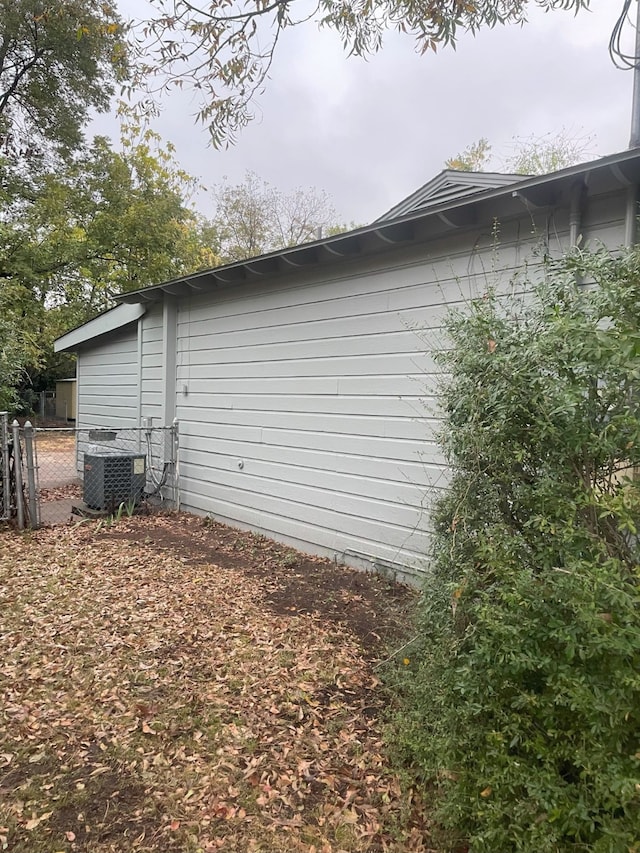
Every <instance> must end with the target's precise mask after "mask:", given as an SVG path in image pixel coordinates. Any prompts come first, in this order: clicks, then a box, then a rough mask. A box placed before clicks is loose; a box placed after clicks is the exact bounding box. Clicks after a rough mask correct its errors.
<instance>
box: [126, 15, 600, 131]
mask: <svg viewBox="0 0 640 853" xmlns="http://www.w3.org/2000/svg"><path fill="white" fill-rule="evenodd" d="M151 5H152V7H153V9H154V10H155V12H156V14H155V15H152V16H150V18H149V20H147V21H145V22H144V24H143V25H142V26H141V29H140V42H139V48H140V51H141V53H142V56H141V60H140V68H139V79H141V80H144V82H145V84H146V83H147V82H148V81H149V80H150V79H151V78H153V79H155V81H156V82H155V87H156V91H157V92H159V91H163V90H166V89H169V88H172V87H179V88H181V89H182V88H190V89H193V90H194V92H195V96H196V98H197V99H198V101H199V112H198V118H199V120H200V121H201V122H202V123H203V124H204V125H205V126H206V127H208V129H209V132H210V134H211V139H212V142H213V144H214V145H216V146H219V145H223V144H225V143H229V142H230V141H233V139H234V138H235V136H236V134H237V133H238V131H239V130H240V129H241V128H242V127H244V126H245V125H246V124H247V123H248V122H249V121H250V119H251V117H252V114H251V102H252V99H253V97H254V96H255V95H256V93H258V92H260V91H261V90H262V89H263V88H264V85H265V82H266V78H267V75H268V73H269V69H270V67H271V63H272V61H273V57H274V53H275V51H276V49H277V45H278V41H279V39H280V37H281V35H282V33H283V32H284V30H286V29H290V28H291V27H297V26H302V25H304V24H311V23H315V24H316V25H317V26H319V27H327V28H330V29H333V30H335V31H336V32H337V34H338V36H339V37H340V39H341V41H342V43H343V45H344V48H345V50H346V51H347V53H349V54H355V55H357V56H367V55H370V54H373V53H375V52H376V51H378V50H379V49H380V48H381V46H382V43H383V38H384V35H385V33H386V32H387V31H389V30H395V31H398V32H401V33H404V34H406V35H409V36H411V37H412V38H413V39H414V41H415V45H416V49H417V50H418V51H419V52H421V53H425V52H427V51H429V50H433V51H435V50H436V49H437V48H438V47H439V46H441V45H453V46H455V44H456V40H457V39H458V36H459V34H460V32H461V31H471V32H474V33H475V32H476V31H477V30H479V29H480V28H481V27H495V26H496V25H498V24H507V23H523V22H524V21H525V20H526V16H527V12H528V10H529V9H530V8H531V7H534V6H536V7H540V8H542V9H545V10H551V9H565V10H575V11H578V10H579V9H581V8H582V7H585V6H587V5H588V0H476V2H468V0H317V2H316V4H315V7H314V6H313V4H312V5H311V8H310V7H309V4H308V3H304V2H302V0H273V2H269V0H247V2H242V3H241V2H238V0H224V2H220V0H209V2H204V3H201V4H194V3H192V2H191V0H151ZM152 87H153V84H152Z"/></svg>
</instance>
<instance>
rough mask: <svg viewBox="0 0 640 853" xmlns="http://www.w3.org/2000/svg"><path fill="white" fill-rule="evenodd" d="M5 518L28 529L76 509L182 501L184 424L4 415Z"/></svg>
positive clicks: (0, 509) (88, 511)
mask: <svg viewBox="0 0 640 853" xmlns="http://www.w3.org/2000/svg"><path fill="white" fill-rule="evenodd" d="M0 429H1V430H2V432H0V440H1V441H2V454H1V458H2V465H1V467H0V476H1V484H2V490H0V491H1V494H2V498H1V499H0V500H2V503H1V504H0V520H1V519H4V520H13V521H15V523H16V524H17V526H18V527H19V528H20V529H23V528H24V527H31V528H36V527H39V526H40V525H42V524H45V525H48V524H59V523H62V522H65V521H68V520H69V519H70V518H71V516H72V515H73V514H76V515H81V516H82V515H84V516H89V517H92V516H95V517H99V516H101V515H113V514H116V513H118V512H120V513H122V512H126V513H127V514H132V513H133V512H136V511H140V510H141V509H142V508H144V507H146V506H148V505H149V504H163V503H164V504H166V505H167V506H170V507H172V508H178V507H179V505H180V495H179V488H178V476H179V470H178V465H179V463H178V425H177V423H174V424H173V425H171V426H169V427H156V426H153V425H152V424H151V423H149V425H147V426H145V427H127V428H120V427H118V428H112V427H100V428H97V427H82V426H79V427H73V428H71V427H63V428H34V427H32V426H31V424H30V423H29V422H27V423H25V425H24V427H20V426H19V425H18V424H17V422H15V421H14V422H13V424H11V425H10V424H8V423H7V418H6V415H5V416H3V418H2V419H0Z"/></svg>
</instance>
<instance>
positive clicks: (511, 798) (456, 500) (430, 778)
mask: <svg viewBox="0 0 640 853" xmlns="http://www.w3.org/2000/svg"><path fill="white" fill-rule="evenodd" d="M545 278H546V281H545V283H544V284H543V285H539V286H534V285H529V286H530V287H531V289H532V293H531V294H530V295H529V296H528V297H526V299H525V300H524V301H521V302H518V301H517V300H516V299H514V298H509V299H505V298H499V297H498V296H497V295H495V294H489V295H488V296H487V297H485V298H483V299H479V300H477V301H476V302H474V303H473V304H472V305H471V306H470V309H469V310H468V311H467V312H464V313H454V314H452V315H451V316H450V318H449V322H448V332H449V334H450V337H451V341H452V349H451V350H450V351H448V352H446V353H444V354H442V355H441V356H440V358H441V361H442V365H443V368H444V373H443V375H444V379H443V382H442V389H441V392H442V398H441V399H442V405H443V407H444V410H445V413H446V426H445V429H444V432H443V436H442V441H443V446H444V448H445V451H446V454H447V456H448V459H449V461H450V464H451V466H452V470H453V478H452V482H451V487H450V489H449V490H448V492H447V494H446V496H445V497H444V498H443V499H441V500H440V501H439V502H438V503H437V505H436V507H435V511H434V516H433V517H434V519H435V528H436V532H435V536H434V550H433V554H432V571H431V573H430V576H429V580H428V582H427V585H426V588H425V591H424V597H423V605H422V608H421V612H420V619H419V632H420V639H419V641H417V644H416V648H415V649H412V650H411V651H409V652H407V658H406V659H405V662H404V664H400V666H399V670H400V671H398V673H397V679H398V684H399V688H400V693H401V698H402V704H401V711H400V712H399V714H398V718H397V721H396V727H395V738H396V741H397V742H398V744H399V746H400V748H401V750H402V752H403V755H404V756H405V758H407V759H408V760H409V761H410V762H412V764H413V766H414V767H417V768H418V771H419V773H420V776H421V778H422V780H423V781H424V782H425V784H427V783H428V784H429V785H433V790H434V794H435V797H436V800H437V802H438V812H437V814H438V819H439V822H440V825H441V827H442V828H443V838H442V839H441V846H442V847H443V849H444V848H447V849H465V848H466V847H467V846H470V848H471V849H472V850H473V853H511V851H523V853H524V852H525V851H526V853H534V851H535V853H541V851H544V853H560V851H562V853H564V851H594V853H596V851H597V853H600V852H601V851H602V853H613V851H616V853H637V851H640V568H639V563H640V545H639V542H638V529H639V528H640V484H639V482H638V479H636V478H635V477H634V468H635V467H637V466H640V410H639V404H640V387H639V384H640V254H638V253H634V254H630V255H627V256H625V257H620V258H616V257H614V256H611V255H608V254H605V253H598V254H593V255H588V254H584V255H573V256H571V257H570V258H569V259H566V260H564V261H563V262H562V263H558V264H555V265H552V266H549V267H548V268H547V269H546V275H545ZM585 281H586V282H588V283H589V284H588V285H584V284H577V283H576V282H585Z"/></svg>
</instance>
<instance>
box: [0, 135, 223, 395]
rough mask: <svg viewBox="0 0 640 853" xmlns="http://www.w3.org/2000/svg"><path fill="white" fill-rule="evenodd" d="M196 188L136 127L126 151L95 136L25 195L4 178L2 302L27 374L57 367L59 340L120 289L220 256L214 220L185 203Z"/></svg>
mask: <svg viewBox="0 0 640 853" xmlns="http://www.w3.org/2000/svg"><path fill="white" fill-rule="evenodd" d="M193 188H194V181H193V179H192V178H190V177H189V176H188V175H187V174H186V173H185V172H183V171H182V170H180V169H179V168H178V167H177V166H176V164H175V161H174V160H173V154H172V151H171V149H170V148H164V147H162V146H161V145H160V142H159V140H158V138H157V137H156V136H155V135H153V134H151V133H146V134H144V135H143V136H142V137H141V138H140V137H137V136H136V134H135V132H132V133H127V134H126V135H125V138H124V146H123V151H122V152H116V151H114V150H113V148H112V147H111V145H110V143H109V142H108V141H107V140H106V139H103V138H97V139H96V140H94V143H93V145H92V146H91V148H90V149H88V150H86V151H83V152H81V153H79V154H76V155H75V156H74V157H73V158H71V159H69V160H67V161H66V162H65V164H64V165H63V166H61V167H60V168H59V169H58V171H57V172H56V173H41V174H37V175H36V176H35V177H34V178H32V179H30V181H29V187H28V192H26V191H25V187H24V185H20V183H19V181H16V182H14V184H12V185H7V188H5V195H4V221H2V222H0V309H1V310H2V313H3V316H5V317H6V318H7V322H10V323H11V325H12V327H13V329H14V330H15V332H16V333H18V332H19V339H20V340H22V342H23V346H24V358H23V364H24V365H25V366H26V368H27V379H28V381H31V382H33V383H36V384H37V383H38V382H39V379H40V378H43V377H45V376H51V375H52V372H53V373H55V366H56V365H59V364H60V362H59V359H57V358H56V357H54V355H53V347H52V345H53V340H54V339H55V338H56V337H58V336H59V335H61V334H63V333H64V332H65V331H67V330H68V329H69V328H72V327H73V326H76V325H79V324H80V323H82V322H84V321H86V320H88V319H90V318H91V317H92V316H94V315H95V314H96V313H98V312H99V311H100V310H103V309H104V308H107V307H109V306H110V305H112V304H113V303H112V297H113V296H114V295H116V294H118V293H121V292H123V291H125V290H131V289H137V288H140V287H145V286H147V285H149V284H156V283H157V282H159V281H163V280H166V279H170V278H173V277H175V276H178V275H181V274H183V273H186V272H192V271H194V270H197V269H202V268H206V267H210V266H214V265H215V264H216V263H217V262H218V256H217V254H216V253H215V251H214V249H213V248H212V246H211V245H210V243H209V242H208V241H209V239H210V238H211V229H210V227H209V225H208V223H206V222H204V220H202V219H201V218H200V217H199V216H198V215H197V214H196V213H195V212H194V211H193V210H192V209H191V208H190V207H189V206H188V204H187V201H186V198H188V196H189V194H190V192H191V191H192V190H193ZM11 189H12V190H13V191H14V195H13V196H11V195H10V192H11ZM27 344H29V345H27Z"/></svg>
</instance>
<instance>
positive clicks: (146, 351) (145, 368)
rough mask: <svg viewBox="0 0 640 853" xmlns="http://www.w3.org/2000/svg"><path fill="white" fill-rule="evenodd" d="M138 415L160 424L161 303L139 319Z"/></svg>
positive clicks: (161, 389) (161, 387)
mask: <svg viewBox="0 0 640 853" xmlns="http://www.w3.org/2000/svg"><path fill="white" fill-rule="evenodd" d="M141 337H142V340H141V359H142V361H141V368H140V379H141V384H140V393H141V400H140V415H141V417H142V418H153V419H154V423H156V424H158V425H161V422H162V415H163V407H162V400H163V396H162V395H163V385H162V362H163V342H162V305H154V306H152V308H151V309H150V310H149V311H147V313H146V314H145V315H144V317H143V318H142V320H141Z"/></svg>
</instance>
